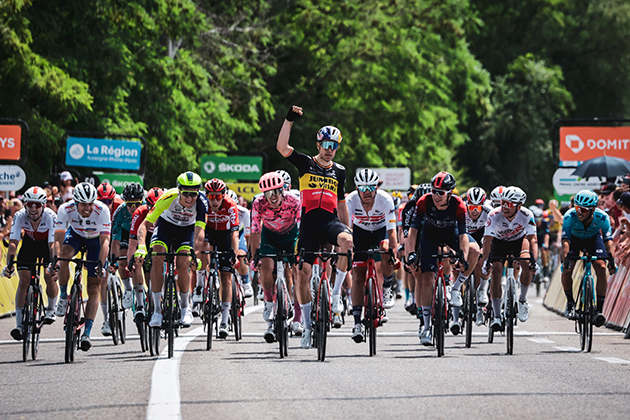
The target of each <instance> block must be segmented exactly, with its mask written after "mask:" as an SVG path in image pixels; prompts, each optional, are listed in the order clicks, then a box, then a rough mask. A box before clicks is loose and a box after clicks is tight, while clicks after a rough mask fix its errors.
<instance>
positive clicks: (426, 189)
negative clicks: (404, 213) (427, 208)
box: [411, 183, 431, 200]
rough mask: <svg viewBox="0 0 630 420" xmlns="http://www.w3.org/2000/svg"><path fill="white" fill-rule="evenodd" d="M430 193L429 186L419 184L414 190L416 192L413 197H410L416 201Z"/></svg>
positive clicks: (427, 184)
mask: <svg viewBox="0 0 630 420" xmlns="http://www.w3.org/2000/svg"><path fill="white" fill-rule="evenodd" d="M430 192H431V184H429V183H426V184H420V185H419V186H418V188H416V191H414V193H413V196H412V197H411V199H412V200H418V199H419V198H420V197H422V196H423V195H425V194H428V193H430Z"/></svg>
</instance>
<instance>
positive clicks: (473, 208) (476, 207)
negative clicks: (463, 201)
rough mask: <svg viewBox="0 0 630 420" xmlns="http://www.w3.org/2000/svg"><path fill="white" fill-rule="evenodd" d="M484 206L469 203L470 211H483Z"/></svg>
mask: <svg viewBox="0 0 630 420" xmlns="http://www.w3.org/2000/svg"><path fill="white" fill-rule="evenodd" d="M482 208H483V206H473V205H469V206H468V211H475V210H477V211H481V209H482Z"/></svg>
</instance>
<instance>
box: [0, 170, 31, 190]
mask: <svg viewBox="0 0 630 420" xmlns="http://www.w3.org/2000/svg"><path fill="white" fill-rule="evenodd" d="M25 184H26V173H25V172H24V169H22V168H20V167H19V166H17V165H0V191H17V190H20V189H22V187H24V185H25Z"/></svg>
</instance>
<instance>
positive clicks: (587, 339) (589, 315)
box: [582, 277, 595, 353]
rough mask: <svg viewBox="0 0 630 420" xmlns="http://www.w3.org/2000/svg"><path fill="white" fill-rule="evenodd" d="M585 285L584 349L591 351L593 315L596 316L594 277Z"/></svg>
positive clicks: (589, 278) (587, 280)
mask: <svg viewBox="0 0 630 420" xmlns="http://www.w3.org/2000/svg"><path fill="white" fill-rule="evenodd" d="M584 286H585V287H584V308H585V310H584V317H583V319H584V323H583V325H584V334H583V335H584V340H583V341H584V344H582V350H586V351H587V352H589V353H590V351H591V349H592V348H593V317H594V316H595V306H594V305H593V278H592V277H588V278H587V279H586V284H585V285H584Z"/></svg>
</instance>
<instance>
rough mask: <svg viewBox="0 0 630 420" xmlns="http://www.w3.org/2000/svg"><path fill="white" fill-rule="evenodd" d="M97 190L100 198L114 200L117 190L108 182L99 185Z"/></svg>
mask: <svg viewBox="0 0 630 420" xmlns="http://www.w3.org/2000/svg"><path fill="white" fill-rule="evenodd" d="M96 191H97V192H98V199H99V200H113V199H114V197H116V190H115V189H114V187H112V186H111V184H108V183H106V182H103V183H102V184H101V185H99V186H98V188H97V189H96Z"/></svg>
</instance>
